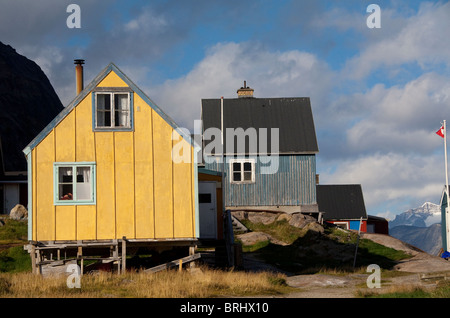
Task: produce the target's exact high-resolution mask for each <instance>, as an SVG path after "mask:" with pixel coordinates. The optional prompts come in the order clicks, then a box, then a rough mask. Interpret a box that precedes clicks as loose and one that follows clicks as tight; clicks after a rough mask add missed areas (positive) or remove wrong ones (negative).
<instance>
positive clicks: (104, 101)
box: [97, 94, 111, 110]
mask: <svg viewBox="0 0 450 318" xmlns="http://www.w3.org/2000/svg"><path fill="white" fill-rule="evenodd" d="M97 110H111V95H110V94H97Z"/></svg>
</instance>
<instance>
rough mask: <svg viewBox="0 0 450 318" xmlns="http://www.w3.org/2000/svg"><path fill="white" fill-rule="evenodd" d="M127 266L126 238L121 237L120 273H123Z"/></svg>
mask: <svg viewBox="0 0 450 318" xmlns="http://www.w3.org/2000/svg"><path fill="white" fill-rule="evenodd" d="M126 268H127V238H126V237H125V236H124V237H122V273H123V274H125V270H126Z"/></svg>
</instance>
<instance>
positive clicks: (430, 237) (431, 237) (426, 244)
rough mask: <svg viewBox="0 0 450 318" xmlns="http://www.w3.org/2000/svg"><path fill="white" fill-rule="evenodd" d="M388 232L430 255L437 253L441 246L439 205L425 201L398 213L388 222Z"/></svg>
mask: <svg viewBox="0 0 450 318" xmlns="http://www.w3.org/2000/svg"><path fill="white" fill-rule="evenodd" d="M389 234H390V235H391V236H393V237H395V238H397V239H399V240H401V241H403V242H406V243H409V244H411V245H414V246H416V247H418V248H420V249H421V250H423V251H425V252H427V253H429V254H431V255H437V254H438V253H439V251H440V249H441V247H442V238H441V208H440V206H439V205H438V204H434V203H431V202H425V203H424V204H422V206H420V207H418V208H414V209H409V210H407V211H405V212H403V213H400V214H398V215H397V216H396V217H395V219H394V220H392V221H390V222H389Z"/></svg>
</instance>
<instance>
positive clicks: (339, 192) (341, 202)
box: [316, 184, 367, 220]
mask: <svg viewBox="0 0 450 318" xmlns="http://www.w3.org/2000/svg"><path fill="white" fill-rule="evenodd" d="M316 195H317V203H318V205H319V211H320V212H325V214H324V219H325V220H343V219H346V220H348V219H359V218H360V217H363V219H366V218H367V213H366V206H365V204H364V197H363V193H362V188H361V185H359V184H344V185H317V186H316Z"/></svg>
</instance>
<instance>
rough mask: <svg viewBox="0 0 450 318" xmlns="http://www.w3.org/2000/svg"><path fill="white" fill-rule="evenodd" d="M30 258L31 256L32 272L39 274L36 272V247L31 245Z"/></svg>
mask: <svg viewBox="0 0 450 318" xmlns="http://www.w3.org/2000/svg"><path fill="white" fill-rule="evenodd" d="M30 256H31V272H32V273H33V274H37V270H36V247H35V246H34V245H31V252H30Z"/></svg>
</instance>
